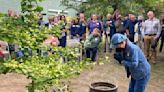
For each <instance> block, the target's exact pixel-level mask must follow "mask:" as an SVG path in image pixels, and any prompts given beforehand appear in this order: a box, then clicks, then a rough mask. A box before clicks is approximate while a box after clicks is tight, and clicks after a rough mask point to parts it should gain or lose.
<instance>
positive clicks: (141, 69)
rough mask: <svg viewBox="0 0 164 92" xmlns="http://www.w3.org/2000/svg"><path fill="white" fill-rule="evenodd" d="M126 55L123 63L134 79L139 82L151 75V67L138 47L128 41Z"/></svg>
mask: <svg viewBox="0 0 164 92" xmlns="http://www.w3.org/2000/svg"><path fill="white" fill-rule="evenodd" d="M124 55H125V56H124V60H123V62H122V63H123V65H124V66H125V67H128V68H129V71H130V74H131V77H132V78H134V79H136V80H139V79H142V78H144V77H145V76H146V75H148V74H150V72H151V66H150V64H149V63H148V61H147V59H146V57H145V55H144V53H143V52H142V50H141V49H140V48H139V47H138V46H137V45H135V44H133V43H132V42H130V41H128V42H127V46H126V48H125V54H124Z"/></svg>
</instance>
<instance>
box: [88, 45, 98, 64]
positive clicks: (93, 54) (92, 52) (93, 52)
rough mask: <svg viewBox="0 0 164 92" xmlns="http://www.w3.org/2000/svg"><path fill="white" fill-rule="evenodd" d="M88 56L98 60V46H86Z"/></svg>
mask: <svg viewBox="0 0 164 92" xmlns="http://www.w3.org/2000/svg"><path fill="white" fill-rule="evenodd" d="M86 55H87V58H91V60H92V61H96V55H97V47H94V48H86Z"/></svg>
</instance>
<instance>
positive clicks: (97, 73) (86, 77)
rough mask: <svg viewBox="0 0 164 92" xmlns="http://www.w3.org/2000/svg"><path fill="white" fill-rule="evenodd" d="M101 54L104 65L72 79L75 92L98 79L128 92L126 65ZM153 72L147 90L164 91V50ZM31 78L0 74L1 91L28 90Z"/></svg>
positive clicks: (84, 90)
mask: <svg viewBox="0 0 164 92" xmlns="http://www.w3.org/2000/svg"><path fill="white" fill-rule="evenodd" d="M99 54H101V55H100V56H99V61H104V62H105V64H103V65H96V66H95V67H94V68H93V69H90V70H85V71H84V72H82V73H81V75H80V76H79V77H77V78H73V79H71V84H72V85H71V89H72V90H73V92H89V87H88V85H89V84H90V83H92V82H96V81H108V82H111V83H114V84H116V85H118V88H119V91H118V92H127V90H128V82H129V79H127V78H126V73H125V70H124V67H123V66H121V65H119V64H118V63H116V61H115V60H113V58H112V56H111V54H107V56H109V59H106V58H105V54H104V53H99ZM151 66H152V74H151V79H150V81H149V84H148V87H147V88H146V92H164V52H162V53H160V54H159V55H158V63H157V64H156V65H152V64H151ZM28 83H29V80H28V79H26V77H25V76H23V75H20V74H16V73H9V74H6V75H3V74H1V75H0V92H26V88H25V86H26V85H28Z"/></svg>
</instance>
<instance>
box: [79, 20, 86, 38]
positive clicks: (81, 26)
mask: <svg viewBox="0 0 164 92" xmlns="http://www.w3.org/2000/svg"><path fill="white" fill-rule="evenodd" d="M85 33H86V24H85V23H84V22H80V32H79V33H78V34H79V36H80V37H82V36H83V35H84V34H85Z"/></svg>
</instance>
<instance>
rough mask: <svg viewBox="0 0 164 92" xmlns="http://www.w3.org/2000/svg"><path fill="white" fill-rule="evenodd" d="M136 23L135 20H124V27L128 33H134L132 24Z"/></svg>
mask: <svg viewBox="0 0 164 92" xmlns="http://www.w3.org/2000/svg"><path fill="white" fill-rule="evenodd" d="M136 23H137V21H131V20H130V19H129V20H127V21H126V24H125V29H128V30H129V34H130V35H134V33H135V32H134V26H135V24H136Z"/></svg>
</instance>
